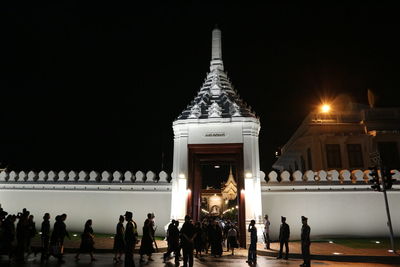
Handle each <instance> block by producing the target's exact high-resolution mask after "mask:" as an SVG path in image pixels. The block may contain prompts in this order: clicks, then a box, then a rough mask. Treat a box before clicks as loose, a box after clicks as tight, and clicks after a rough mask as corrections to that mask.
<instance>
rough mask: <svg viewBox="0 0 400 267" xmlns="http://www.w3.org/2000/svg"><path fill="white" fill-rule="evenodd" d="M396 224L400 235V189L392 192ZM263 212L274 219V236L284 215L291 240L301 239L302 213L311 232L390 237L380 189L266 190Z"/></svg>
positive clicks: (276, 235)
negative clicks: (373, 190)
mask: <svg viewBox="0 0 400 267" xmlns="http://www.w3.org/2000/svg"><path fill="white" fill-rule="evenodd" d="M388 198H389V205H390V211H391V218H392V225H393V228H394V232H395V235H397V236H398V235H400V209H399V207H398V204H399V203H400V192H399V191H392V192H388ZM262 202H263V203H262V208H263V214H264V215H265V214H268V215H269V219H270V222H271V234H272V238H273V239H276V238H277V237H278V235H279V225H280V219H281V216H285V217H286V218H287V223H288V224H289V226H290V230H291V239H293V240H296V239H297V240H299V239H300V230H301V219H300V217H301V216H302V215H304V216H306V217H308V223H309V225H310V227H311V235H312V236H313V237H314V238H315V237H318V236H330V237H333V236H340V235H343V236H360V237H362V236H388V234H389V230H388V227H387V225H386V222H387V217H386V210H385V203H384V198H383V193H378V192H360V191H349V192H340V191H336V192H326V191H324V192H296V191H293V192H263V193H262Z"/></svg>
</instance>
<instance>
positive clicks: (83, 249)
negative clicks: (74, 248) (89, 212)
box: [75, 219, 96, 261]
mask: <svg viewBox="0 0 400 267" xmlns="http://www.w3.org/2000/svg"><path fill="white" fill-rule="evenodd" d="M93 251H94V234H93V228H92V220H90V219H89V220H87V221H86V223H85V228H84V230H83V233H82V235H81V245H80V247H79V250H78V253H77V254H76V256H75V259H76V260H77V261H78V260H79V255H80V254H81V253H88V254H89V255H90V260H91V261H95V260H96V259H95V257H94V256H93Z"/></svg>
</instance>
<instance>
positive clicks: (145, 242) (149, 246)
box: [139, 213, 155, 262]
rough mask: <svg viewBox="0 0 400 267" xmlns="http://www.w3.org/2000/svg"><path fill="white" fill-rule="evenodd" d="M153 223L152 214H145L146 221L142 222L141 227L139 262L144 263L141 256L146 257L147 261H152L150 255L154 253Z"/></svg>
mask: <svg viewBox="0 0 400 267" xmlns="http://www.w3.org/2000/svg"><path fill="white" fill-rule="evenodd" d="M154 233H155V231H154V222H153V214H151V213H149V214H147V219H146V220H145V221H144V225H143V236H142V240H141V243H140V249H139V253H140V262H144V259H143V256H144V255H147V256H148V260H149V261H153V259H152V258H151V255H152V254H153V253H154V252H155V250H154V247H153V243H154Z"/></svg>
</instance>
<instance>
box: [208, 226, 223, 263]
mask: <svg viewBox="0 0 400 267" xmlns="http://www.w3.org/2000/svg"><path fill="white" fill-rule="evenodd" d="M209 236H210V235H209ZM210 237H211V240H210V242H211V255H213V256H214V257H217V256H219V257H221V256H222V229H221V227H220V226H219V224H218V222H217V221H213V223H212V228H211V236H210Z"/></svg>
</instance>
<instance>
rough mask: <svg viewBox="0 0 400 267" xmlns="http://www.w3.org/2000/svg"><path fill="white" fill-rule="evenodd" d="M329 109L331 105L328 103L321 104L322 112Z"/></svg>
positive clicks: (326, 111) (327, 111)
mask: <svg viewBox="0 0 400 267" xmlns="http://www.w3.org/2000/svg"><path fill="white" fill-rule="evenodd" d="M329 111H331V106H330V105H329V104H323V105H322V106H321V112H322V113H329Z"/></svg>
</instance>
